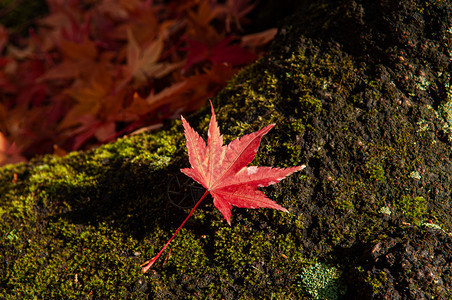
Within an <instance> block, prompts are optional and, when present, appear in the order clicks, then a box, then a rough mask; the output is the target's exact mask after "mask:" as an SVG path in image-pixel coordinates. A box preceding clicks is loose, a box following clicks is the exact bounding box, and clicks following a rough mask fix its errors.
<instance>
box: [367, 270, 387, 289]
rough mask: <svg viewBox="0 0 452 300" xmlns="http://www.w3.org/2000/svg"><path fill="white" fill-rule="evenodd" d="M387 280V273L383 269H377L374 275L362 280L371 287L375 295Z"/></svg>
mask: <svg viewBox="0 0 452 300" xmlns="http://www.w3.org/2000/svg"><path fill="white" fill-rule="evenodd" d="M387 280H388V277H387V274H386V273H385V272H384V271H379V273H378V275H377V276H375V277H370V276H367V277H366V279H365V280H364V282H365V283H366V284H368V285H369V286H370V287H371V289H372V292H373V294H374V295H376V294H378V293H379V292H380V289H381V287H382V285H384V283H385V282H386V281H387Z"/></svg>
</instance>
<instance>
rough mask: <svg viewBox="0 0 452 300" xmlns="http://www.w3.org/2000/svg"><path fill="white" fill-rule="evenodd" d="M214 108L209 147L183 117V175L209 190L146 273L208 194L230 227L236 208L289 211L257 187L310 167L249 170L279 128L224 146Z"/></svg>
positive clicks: (152, 260)
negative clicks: (187, 163)
mask: <svg viewBox="0 0 452 300" xmlns="http://www.w3.org/2000/svg"><path fill="white" fill-rule="evenodd" d="M210 105H211V110H212V118H211V119H210V124H209V130H208V140H207V145H206V143H205V142H204V140H203V139H202V138H201V137H200V136H199V134H198V133H197V132H196V131H194V130H193V128H191V127H190V125H189V124H188V122H187V121H186V120H185V118H184V117H182V124H183V126H184V129H185V138H186V140H187V150H188V158H189V161H190V165H191V168H185V169H181V172H182V173H184V174H185V175H187V176H189V177H191V178H193V179H194V180H195V181H197V182H198V183H200V184H201V185H202V186H203V187H204V188H206V192H205V193H204V195H203V196H202V197H201V199H200V200H199V201H198V202H197V203H196V204H195V206H194V207H193V209H192V210H191V211H190V213H189V214H188V216H187V217H186V218H185V220H184V221H183V222H182V224H181V225H180V226H179V228H178V229H177V230H176V232H175V233H174V234H173V236H172V237H171V238H170V239H169V240H168V242H167V243H166V244H165V245H164V246H163V248H162V249H161V250H160V252H159V253H158V254H157V255H156V256H155V257H154V258H152V259H151V260H149V261H146V262H145V263H143V264H142V265H141V266H142V267H143V268H142V270H141V271H142V272H143V273H145V272H146V271H147V270H149V268H150V267H151V266H152V265H153V264H154V263H155V261H156V260H157V259H158V257H159V256H160V255H161V254H162V252H163V251H164V250H165V249H166V247H167V246H168V245H169V243H170V242H171V241H172V239H173V238H174V237H175V236H176V235H177V233H178V232H179V230H180V229H181V228H182V227H183V226H184V224H185V222H187V220H188V219H189V218H190V216H191V215H192V214H193V212H194V210H195V209H196V207H198V205H199V204H200V203H201V201H202V200H203V199H204V198H205V197H206V196H207V194H209V193H210V194H211V195H212V197H213V204H214V205H215V207H216V208H217V209H218V210H219V211H220V212H221V213H222V214H223V216H224V218H225V219H226V221H227V222H228V224H229V225H231V208H232V206H237V207H243V208H262V207H266V208H273V209H277V210H281V211H284V212H288V211H287V209H285V208H284V207H282V206H281V205H279V204H278V203H276V202H275V201H273V200H270V199H268V198H267V197H266V196H265V194H264V193H263V192H261V191H259V190H258V189H257V188H258V187H264V186H268V185H272V184H275V183H277V182H279V181H281V180H283V179H284V178H285V177H286V176H288V175H290V174H292V173H294V172H297V171H300V170H302V169H304V168H305V167H306V166H305V165H301V166H297V167H291V168H285V169H284V168H271V167H257V166H250V167H247V165H248V164H249V163H250V162H251V161H252V160H253V159H254V157H255V156H256V153H257V149H258V148H259V145H260V143H261V139H262V137H263V136H264V135H265V134H267V133H268V132H269V131H270V129H272V128H273V127H274V126H275V125H274V124H270V125H268V126H266V127H264V128H262V129H261V130H259V131H257V132H253V133H251V134H247V135H245V136H243V137H241V138H240V139H235V140H234V141H232V142H231V143H230V144H229V145H223V136H222V135H221V134H220V129H219V127H218V123H217V120H216V116H215V111H214V109H213V105H212V102H211V103H210Z"/></svg>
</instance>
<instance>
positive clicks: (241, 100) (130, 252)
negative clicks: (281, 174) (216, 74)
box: [0, 0, 452, 299]
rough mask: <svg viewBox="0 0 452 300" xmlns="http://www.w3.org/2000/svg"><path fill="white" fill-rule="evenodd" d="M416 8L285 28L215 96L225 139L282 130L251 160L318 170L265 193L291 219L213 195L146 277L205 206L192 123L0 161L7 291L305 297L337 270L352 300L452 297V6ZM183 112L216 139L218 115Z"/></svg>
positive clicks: (325, 13) (317, 11) (356, 4)
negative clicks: (76, 149)
mask: <svg viewBox="0 0 452 300" xmlns="http://www.w3.org/2000/svg"><path fill="white" fill-rule="evenodd" d="M413 2H414V1H397V2H391V1H389V2H388V1H386V2H384V3H383V2H382V3H380V2H369V1H340V2H339V3H338V2H337V1H328V0H324V1H306V7H305V9H304V10H302V11H300V12H298V13H297V14H296V15H295V16H294V17H293V18H290V19H288V20H287V22H286V25H285V26H283V27H281V30H280V32H279V34H278V36H277V39H276V40H275V42H274V44H273V46H272V50H271V51H270V53H269V54H268V55H267V56H266V57H265V58H263V59H261V60H260V61H258V62H257V63H256V64H254V65H253V66H250V67H248V68H246V69H245V70H243V71H242V72H241V73H240V74H238V75H237V76H236V77H235V78H234V79H233V80H232V81H231V82H230V84H229V85H228V87H226V88H225V89H224V90H223V91H222V92H221V93H220V94H219V95H218V97H217V98H216V99H214V100H213V102H214V106H215V109H216V113H217V118H218V121H219V124H220V128H221V132H222V133H224V137H225V140H226V141H225V142H229V141H230V140H232V139H234V138H236V137H237V136H242V135H243V134H246V133H249V132H252V131H256V130H257V129H259V128H262V127H263V126H265V125H268V124H270V123H276V127H275V128H274V129H273V130H272V131H271V132H269V134H268V135H267V136H266V137H265V139H264V140H263V142H262V144H261V148H260V150H259V153H258V155H257V156H256V159H255V160H254V161H253V163H252V164H254V165H267V166H275V167H288V166H295V165H301V164H306V165H307V168H306V169H305V170H303V172H300V173H297V174H295V175H293V176H290V177H289V178H287V179H285V180H284V181H283V182H281V183H280V184H278V185H276V186H271V187H268V188H265V193H266V194H267V195H268V196H269V197H270V198H271V199H273V200H275V201H277V202H278V203H280V204H281V205H283V206H284V207H286V208H287V209H288V210H289V211H290V213H288V214H286V213H282V212H279V211H273V210H264V209H262V210H245V209H233V214H232V224H233V225H232V226H231V227H229V226H228V225H227V224H226V222H225V221H224V220H223V219H222V217H221V215H220V213H219V212H218V211H217V210H216V209H214V208H213V206H212V205H211V203H209V201H206V202H205V203H203V204H202V205H201V206H200V207H199V209H198V210H197V212H195V214H194V216H193V217H192V218H191V219H190V221H189V222H188V223H187V224H186V226H185V228H184V229H183V231H182V232H181V233H180V234H179V236H178V237H177V238H176V239H175V240H174V241H173V243H172V244H171V246H170V250H167V251H166V252H165V253H164V254H163V256H162V257H161V259H160V260H159V261H158V262H157V263H156V264H155V266H153V268H152V270H151V271H150V272H149V273H147V274H145V275H142V274H140V273H139V271H140V268H139V264H140V263H142V262H144V261H145V260H146V259H148V258H151V257H152V256H153V255H155V254H156V253H157V251H158V250H159V249H160V247H161V246H162V245H163V244H164V243H165V242H166V240H167V239H168V238H169V237H170V236H171V234H172V233H173V232H174V230H175V229H176V228H177V226H179V224H180V223H181V222H182V220H183V219H184V218H185V216H186V214H187V213H188V209H189V208H188V207H189V205H187V204H186V203H187V202H184V204H183V205H182V204H180V203H181V201H182V200H184V201H185V200H188V202H190V201H195V200H196V199H197V197H198V195H197V193H198V192H199V187H198V189H197V185H196V184H195V183H193V182H191V181H189V180H186V179H181V177H178V176H179V174H180V172H179V169H180V168H183V167H187V166H188V160H187V155H186V152H185V145H184V140H183V131H182V126H181V124H180V121H174V122H172V123H171V124H168V125H167V126H166V127H165V128H164V129H163V130H161V131H159V132H156V133H144V134H141V135H136V136H131V137H128V138H124V139H120V140H119V141H117V142H116V143H113V144H110V145H104V146H102V147H99V148H98V149H96V150H92V151H88V152H86V153H71V154H69V155H68V156H66V157H63V158H57V157H52V156H46V157H42V158H39V159H36V160H34V161H32V162H30V163H29V164H20V165H16V166H8V167H4V168H1V169H0V214H1V219H2V222H1V223H0V230H1V237H2V239H1V241H0V243H1V246H0V264H1V265H0V298H5V299H17V298H34V297H36V298H52V297H60V296H61V295H64V297H68V298H71V297H72V298H80V297H86V298H107V297H109V296H111V295H115V296H116V297H118V298H121V297H124V298H134V299H146V297H150V298H153V299H169V298H175V297H183V298H187V299H199V298H202V299H204V298H214V299H215V298H223V299H238V298H270V297H273V299H291V298H292V299H300V298H301V299H303V297H308V298H309V297H320V295H321V293H322V289H323V287H322V286H321V285H320V284H319V282H320V281H319V280H317V281H315V282H317V284H316V285H314V283H315V282H314V281H310V280H305V279H300V278H308V275H309V274H311V275H313V276H314V275H315V276H317V278H326V277H325V276H326V275H327V274H330V275H331V274H333V273H334V274H333V275H334V276H330V277H328V276H327V277H328V278H330V279H333V278H334V280H335V282H336V283H343V284H344V285H345V286H344V289H340V290H341V291H346V292H345V294H341V293H338V294H336V295H339V296H338V297H344V298H347V299H350V298H353V297H354V298H357V299H360V298H371V297H376V298H378V297H379V296H381V295H388V294H391V295H392V294H395V293H397V294H398V295H399V296H400V297H402V298H410V297H411V298H416V297H432V296H433V295H440V297H445V298H447V297H450V296H451V286H450V285H451V282H452V281H451V279H450V278H449V277H448V276H449V275H448V274H450V273H451V272H452V270H451V267H450V266H449V265H448V262H449V261H450V260H451V259H452V253H451V251H450V250H449V249H452V247H451V240H450V237H449V235H448V234H447V232H450V231H451V229H452V220H451V218H450V211H451V204H450V199H451V194H450V186H451V184H452V182H451V181H452V177H451V175H450V174H452V165H451V162H450V156H451V151H450V146H451V145H450V132H449V131H448V127H447V126H446V125H447V122H446V121H447V120H445V118H447V116H445V115H444V114H442V112H441V110H442V108H441V107H445V106H444V103H447V101H448V90H449V88H448V82H449V80H448V78H447V76H446V75H444V74H446V73H447V72H448V70H449V65H450V61H451V60H450V53H451V51H450V47H451V45H449V39H448V37H449V36H450V34H449V33H448V31H449V30H450V24H452V20H451V16H452V14H451V12H452V11H451V5H450V4H449V3H447V2H442V1H422V2H416V3H413ZM188 119H189V122H190V124H192V125H193V127H194V128H195V129H196V130H197V131H199V132H206V130H207V126H208V121H209V119H210V112H209V111H208V109H204V110H201V111H199V112H198V113H196V114H194V115H192V116H189V117H188ZM174 204H176V205H174ZM425 224H431V225H432V226H426V225H425ZM433 225H436V226H437V227H438V228H437V227H434V226H433ZM439 228H441V229H439ZM423 253H424V254H425V255H424V254H423ZM317 263H318V264H317ZM324 266H329V267H324ZM331 266H334V268H335V270H336V271H334V272H332V273H331V272H330V271H331ZM438 270H442V271H441V272H439V271H438ZM319 274H324V275H325V274H326V275H325V276H323V275H319ZM418 274H421V275H422V274H423V276H420V275H418ZM429 274H432V275H429ZM300 276H301V277H300ZM315 276H314V277H315ZM429 276H430V277H429ZM355 283H356V286H355ZM413 291H414V292H413Z"/></svg>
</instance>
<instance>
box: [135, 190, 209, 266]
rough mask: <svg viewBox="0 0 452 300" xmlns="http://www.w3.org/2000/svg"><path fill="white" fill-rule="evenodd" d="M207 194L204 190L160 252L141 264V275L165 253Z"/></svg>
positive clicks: (207, 191)
mask: <svg viewBox="0 0 452 300" xmlns="http://www.w3.org/2000/svg"><path fill="white" fill-rule="evenodd" d="M208 193H209V190H206V192H205V193H204V195H202V197H201V199H199V201H198V202H197V203H196V204H195V206H194V207H193V208H192V209H191V211H190V213H189V214H188V216H187V217H186V218H185V220H184V221H183V222H182V224H181V225H180V226H179V228H177V230H176V232H174V234H173V236H172V237H171V238H170V239H169V240H168V242H166V244H165V246H163V248H162V249H161V250H160V252H159V253H157V255H156V256H154V258H153V259H151V260H148V261H146V262H145V263H143V264H141V265H140V267H143V266H144V265H146V266H144V267H143V268H142V269H141V272H142V273H146V272H147V271H148V270H149V268H151V267H152V265H153V264H154V263H155V261H156V260H157V259H158V258H159V256H160V255H161V254H162V252H163V251H165V249H166V247H168V245H169V243H171V241H172V240H173V239H174V237H175V236H176V235H177V234H178V233H179V230H181V228H182V227H184V225H185V223H186V222H187V220H188V219H189V218H190V217H191V215H192V214H193V212H194V211H195V209H196V208H197V207H198V205H199V204H200V203H201V201H202V200H203V199H204V198H205V197H206V196H207V194H208Z"/></svg>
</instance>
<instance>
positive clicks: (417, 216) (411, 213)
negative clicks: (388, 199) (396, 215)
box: [393, 195, 427, 225]
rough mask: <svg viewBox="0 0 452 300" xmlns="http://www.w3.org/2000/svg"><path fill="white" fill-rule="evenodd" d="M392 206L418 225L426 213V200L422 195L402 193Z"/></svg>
mask: <svg viewBox="0 0 452 300" xmlns="http://www.w3.org/2000/svg"><path fill="white" fill-rule="evenodd" d="M393 206H394V207H395V208H396V209H398V210H400V211H401V212H402V213H403V215H404V216H405V217H406V218H407V220H408V222H411V223H413V224H415V225H420V224H421V222H422V221H423V219H422V218H423V217H424V216H425V215H426V213H427V200H426V199H425V198H424V197H419V196H411V195H403V196H402V197H401V198H400V199H398V200H396V201H394V202H393Z"/></svg>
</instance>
